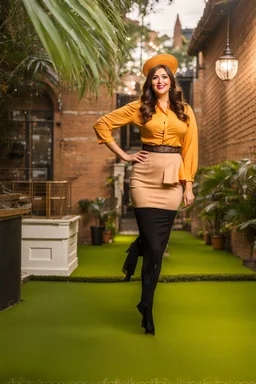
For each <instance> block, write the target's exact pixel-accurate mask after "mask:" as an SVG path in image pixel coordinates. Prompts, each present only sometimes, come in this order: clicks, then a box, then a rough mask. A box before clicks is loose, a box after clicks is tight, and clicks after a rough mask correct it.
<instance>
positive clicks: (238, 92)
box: [194, 0, 256, 165]
mask: <svg viewBox="0 0 256 384" xmlns="http://www.w3.org/2000/svg"><path fill="white" fill-rule="evenodd" d="M226 36H227V18H226V17H225V18H224V19H223V20H222V22H221V23H220V25H219V27H218V28H217V29H216V30H215V31H213V33H212V34H211V35H210V37H209V39H208V41H207V43H206V44H205V48H204V49H203V64H204V67H205V69H202V70H200V71H199V73H200V74H199V82H200V85H197V84H195V87H197V88H198V87H199V88H201V90H200V89H199V92H195V93H194V95H195V101H194V105H197V104H200V100H201V101H202V103H201V108H202V116H201V118H200V119H199V121H198V125H199V133H200V152H199V153H200V155H199V158H200V165H212V164H216V163H218V162H221V161H224V160H227V159H228V160H231V159H241V158H245V157H251V158H255V153H256V123H255V122H256V97H255V95H256V67H255V63H256V7H255V0H241V1H239V3H238V4H237V6H236V8H235V9H232V11H231V14H230V45H231V49H232V51H233V53H234V55H235V57H236V59H237V60H238V61H239V69H238V74H237V76H236V77H235V78H234V79H233V80H231V81H226V82H225V81H222V80H220V79H219V78H218V77H217V75H216V73H215V62H216V60H218V58H219V57H220V55H221V54H222V52H223V50H224V48H225V45H226Z"/></svg>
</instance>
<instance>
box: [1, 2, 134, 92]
mask: <svg viewBox="0 0 256 384" xmlns="http://www.w3.org/2000/svg"><path fill="white" fill-rule="evenodd" d="M129 4H130V1H129V0H121V1H109V0H94V1H91V0H79V1H77V0H21V1H20V0H1V4H0V28H1V30H2V29H3V28H6V27H7V28H8V31H15V29H16V30H17V29H19V27H20V24H22V23H24V22H25V23H26V22H27V24H30V26H31V25H32V26H33V28H34V30H35V31H36V34H37V36H38V38H39V40H40V42H39V40H38V39H37V38H36V37H34V38H32V41H31V43H30V46H33V44H34V45H37V53H38V54H37V55H36V56H35V57H32V56H27V57H22V53H23V52H22V50H20V51H19V52H17V51H16V54H18V55H19V54H20V55H21V58H22V60H21V62H20V63H18V65H21V63H23V62H24V61H25V62H26V64H28V63H29V62H31V59H33V63H34V64H35V65H37V63H38V62H42V61H43V62H44V63H45V64H46V67H47V66H50V65H52V67H53V69H54V70H55V72H56V73H57V74H58V75H59V77H60V78H62V79H63V80H64V81H65V83H66V84H69V85H74V86H76V87H77V88H78V90H79V93H80V96H82V95H83V94H84V92H85V90H87V89H93V90H95V89H97V88H98V87H99V85H100V83H102V82H104V81H105V82H107V83H112V82H114V81H115V80H116V79H117V74H118V71H117V66H118V62H119V59H120V58H121V57H122V55H123V51H124V49H125V46H124V44H123V42H124V36H125V25H124V22H123V19H122V15H123V13H124V12H125V10H126V9H127V7H128V6H129ZM24 14H25V16H26V14H27V16H28V18H27V19H26V17H25V19H26V20H25V21H24V17H22V16H24ZM27 29H29V30H30V32H31V28H29V25H27V26H26V30H27ZM1 32H2V31H1ZM36 34H34V35H35V36H36ZM16 37H17V35H16ZM23 37H24V39H25V40H26V39H27V35H26V36H23ZM11 40H12V41H9V43H12V42H13V43H15V36H13V35H12V34H11ZM5 43H6V42H5ZM42 47H43V49H42ZM46 54H47V55H46ZM47 56H48V57H47ZM42 58H43V60H42ZM47 60H48V61H47ZM0 64H3V59H2V60H1V62H0ZM39 66H40V65H39V64H38V66H37V69H38V67H39Z"/></svg>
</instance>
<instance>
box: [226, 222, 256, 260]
mask: <svg viewBox="0 0 256 384" xmlns="http://www.w3.org/2000/svg"><path fill="white" fill-rule="evenodd" d="M230 245H231V250H232V253H233V254H234V255H236V256H239V257H240V258H241V259H242V260H244V259H249V258H250V244H249V241H248V239H247V237H246V235H245V233H244V232H238V231H236V230H235V229H233V230H232V231H231V232H230ZM252 258H253V259H256V252H253V254H252Z"/></svg>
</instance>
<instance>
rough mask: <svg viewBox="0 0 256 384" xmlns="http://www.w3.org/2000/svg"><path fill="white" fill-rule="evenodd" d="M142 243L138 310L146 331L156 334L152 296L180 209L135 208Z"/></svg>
mask: <svg viewBox="0 0 256 384" xmlns="http://www.w3.org/2000/svg"><path fill="white" fill-rule="evenodd" d="M134 212H135V216H136V220H137V224H138V228H139V231H140V238H141V241H142V247H143V264H142V270H141V278H142V294H141V300H140V303H139V304H138V305H137V308H138V310H139V311H140V313H141V314H142V316H143V319H142V326H143V327H144V328H145V333H151V334H155V327H154V321H153V299H154V292H155V288H156V285H157V281H158V278H159V275H160V271H161V266H162V259H163V254H164V250H165V248H166V245H167V243H168V240H169V236H170V232H171V228H172V225H173V222H174V219H175V216H176V214H177V211H172V210H167V209H159V208H135V209H134Z"/></svg>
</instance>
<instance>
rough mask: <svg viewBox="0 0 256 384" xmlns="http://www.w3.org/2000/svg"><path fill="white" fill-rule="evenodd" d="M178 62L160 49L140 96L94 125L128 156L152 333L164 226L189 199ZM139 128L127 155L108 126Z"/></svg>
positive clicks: (189, 115)
mask: <svg viewBox="0 0 256 384" xmlns="http://www.w3.org/2000/svg"><path fill="white" fill-rule="evenodd" d="M177 68H178V62H177V60H176V58H175V57H174V56H172V55H167V54H161V55H157V56H154V57H152V58H151V59H149V60H147V61H146V63H145V64H144V66H143V73H144V75H145V76H146V81H145V84H144V86H143V93H142V96H141V100H139V101H135V102H132V103H129V104H127V105H125V106H124V107H122V108H119V109H116V110H115V111H113V112H111V113H109V114H107V115H105V116H103V117H101V118H100V119H99V120H98V121H97V122H96V124H95V125H94V129H95V131H96V135H97V139H98V142H99V143H105V144H106V145H107V147H108V148H109V149H110V150H111V151H112V152H114V153H115V154H116V155H117V156H119V157H120V158H121V159H122V160H124V161H131V162H132V163H133V169H132V173H131V178H130V192H131V200H132V204H133V207H134V212H135V216H136V220H137V224H138V228H139V232H140V240H141V243H142V248H143V265H142V271H141V275H142V294H141V300H140V303H139V304H138V305H137V308H138V310H139V312H140V313H141V314H142V316H143V319H142V327H144V328H145V333H150V334H152V335H154V334H155V327H154V321H153V311H152V310H153V298H154V292H155V288H156V285H157V281H158V277H159V274H160V270H161V265H162V257H163V253H164V251H165V248H166V245H167V243H168V239H169V236H170V231H171V228H172V225H173V222H174V219H175V216H176V213H177V210H178V208H179V206H180V203H181V201H182V198H183V201H184V207H187V206H189V205H191V204H192V203H193V201H194V194H193V191H192V183H193V180H194V177H195V173H196V170H197V161H198V148H197V147H198V139H197V126H196V121H195V117H194V114H193V111H192V109H191V107H190V106H189V105H188V104H186V103H185V102H184V101H183V100H182V92H181V91H180V90H179V89H178V88H177V86H176V81H175V78H174V74H175V73H176V71H177ZM130 123H133V124H136V125H137V126H138V127H139V129H140V135H141V141H142V150H141V151H139V152H137V153H134V154H132V155H128V154H127V153H125V152H124V151H123V150H122V149H121V148H120V147H119V146H118V145H117V144H116V143H115V142H114V139H113V137H112V135H111V132H112V129H114V128H120V127H121V126H123V125H126V124H130Z"/></svg>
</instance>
